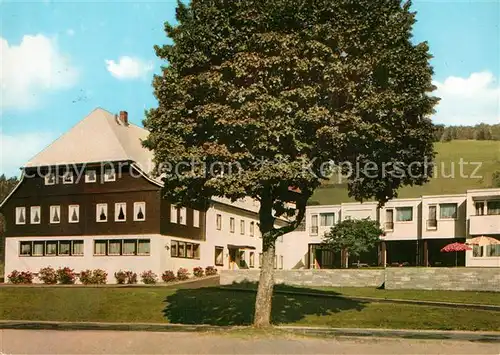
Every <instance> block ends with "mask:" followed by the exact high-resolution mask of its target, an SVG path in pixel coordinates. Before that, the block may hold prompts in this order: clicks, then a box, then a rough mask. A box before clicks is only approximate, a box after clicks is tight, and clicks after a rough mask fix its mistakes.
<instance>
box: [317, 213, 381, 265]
mask: <svg viewBox="0 0 500 355" xmlns="http://www.w3.org/2000/svg"><path fill="white" fill-rule="evenodd" d="M383 233H384V232H383V231H382V230H381V229H380V227H379V225H378V223H377V222H376V221H372V220H370V219H360V220H357V219H346V220H344V221H341V222H339V223H337V224H336V225H334V226H333V227H332V228H331V229H330V230H329V231H328V232H327V233H325V235H324V236H323V245H324V246H325V247H326V248H328V249H331V250H333V251H336V252H340V251H346V252H347V253H348V255H349V256H355V257H356V256H357V257H359V256H360V255H361V254H362V253H366V252H368V251H370V250H371V249H372V248H373V247H375V246H376V245H377V243H378V242H379V240H380V239H379V238H380V236H381V235H382V234H383Z"/></svg>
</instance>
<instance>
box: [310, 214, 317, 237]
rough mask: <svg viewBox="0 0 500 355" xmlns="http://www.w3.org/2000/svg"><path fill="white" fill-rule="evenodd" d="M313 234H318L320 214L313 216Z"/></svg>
mask: <svg viewBox="0 0 500 355" xmlns="http://www.w3.org/2000/svg"><path fill="white" fill-rule="evenodd" d="M311 234H318V215H317V214H313V215H312V216H311Z"/></svg>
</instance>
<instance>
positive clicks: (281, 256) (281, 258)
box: [280, 255, 283, 269]
mask: <svg viewBox="0 0 500 355" xmlns="http://www.w3.org/2000/svg"><path fill="white" fill-rule="evenodd" d="M280 269H283V255H280Z"/></svg>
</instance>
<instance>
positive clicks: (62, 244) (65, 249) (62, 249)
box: [59, 240, 71, 255]
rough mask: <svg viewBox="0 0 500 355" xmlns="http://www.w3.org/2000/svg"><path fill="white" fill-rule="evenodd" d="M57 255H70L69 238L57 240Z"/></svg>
mask: <svg viewBox="0 0 500 355" xmlns="http://www.w3.org/2000/svg"><path fill="white" fill-rule="evenodd" d="M59 255H71V240H61V241H59Z"/></svg>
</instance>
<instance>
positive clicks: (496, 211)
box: [487, 200, 500, 216]
mask: <svg viewBox="0 0 500 355" xmlns="http://www.w3.org/2000/svg"><path fill="white" fill-rule="evenodd" d="M487 207H488V215H489V216H493V215H495V216H496V215H500V200H497V201H488V204H487Z"/></svg>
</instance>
